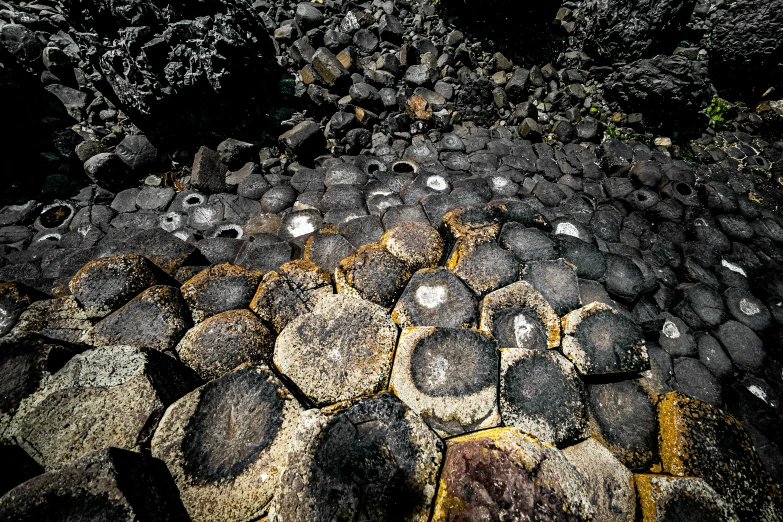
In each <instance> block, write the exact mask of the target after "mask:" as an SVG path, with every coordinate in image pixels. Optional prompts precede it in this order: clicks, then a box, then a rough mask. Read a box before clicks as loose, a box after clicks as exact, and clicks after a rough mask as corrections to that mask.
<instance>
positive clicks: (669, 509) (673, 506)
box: [635, 474, 739, 522]
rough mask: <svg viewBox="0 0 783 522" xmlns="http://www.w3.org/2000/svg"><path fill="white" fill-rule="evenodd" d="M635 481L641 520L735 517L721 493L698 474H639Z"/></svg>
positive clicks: (720, 521) (725, 521) (727, 521)
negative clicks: (680, 475) (697, 475)
mask: <svg viewBox="0 0 783 522" xmlns="http://www.w3.org/2000/svg"><path fill="white" fill-rule="evenodd" d="M635 482H636V490H637V491H638V493H639V506H640V507H641V515H642V522H666V521H669V520H692V521H694V522H696V521H701V520H704V521H708V520H709V521H712V520H714V521H717V522H737V521H738V520H739V519H738V518H737V516H736V515H735V514H734V512H733V511H732V510H731V508H730V507H729V506H728V504H727V503H726V502H725V501H724V499H723V497H721V496H720V495H719V494H718V493H716V492H715V490H714V489H712V488H711V487H710V486H709V484H707V483H706V482H705V481H704V480H702V479H700V478H688V477H669V476H666V475H650V474H639V475H635Z"/></svg>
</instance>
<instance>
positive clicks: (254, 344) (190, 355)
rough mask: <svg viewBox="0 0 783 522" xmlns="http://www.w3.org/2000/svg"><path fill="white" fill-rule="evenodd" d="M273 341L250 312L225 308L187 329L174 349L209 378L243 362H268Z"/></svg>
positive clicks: (218, 375)
mask: <svg viewBox="0 0 783 522" xmlns="http://www.w3.org/2000/svg"><path fill="white" fill-rule="evenodd" d="M274 341H275V340H274V336H273V334H272V332H270V331H269V329H268V328H267V327H266V326H264V323H262V322H261V320H260V319H259V318H258V317H257V316H256V315H255V314H253V312H251V311H250V310H248V309H241V310H228V311H226V312H222V313H219V314H217V315H213V316H212V317H209V318H207V319H205V320H204V321H202V322H200V323H199V324H197V325H196V326H194V327H193V328H191V329H190V330H188V332H187V333H186V334H185V336H184V337H183V338H182V340H180V342H179V343H178V344H177V346H176V348H175V349H176V351H177V355H179V358H180V360H181V361H182V362H183V363H185V364H186V365H187V366H188V367H190V368H191V369H193V370H194V371H195V372H196V373H197V374H198V375H199V377H201V378H202V379H204V380H205V381H209V380H212V379H217V378H218V377H220V376H222V375H223V374H225V373H226V372H229V371H231V370H232V369H234V368H236V367H237V366H239V365H240V364H242V363H260V362H264V363H270V362H271V361H272V351H273V349H274Z"/></svg>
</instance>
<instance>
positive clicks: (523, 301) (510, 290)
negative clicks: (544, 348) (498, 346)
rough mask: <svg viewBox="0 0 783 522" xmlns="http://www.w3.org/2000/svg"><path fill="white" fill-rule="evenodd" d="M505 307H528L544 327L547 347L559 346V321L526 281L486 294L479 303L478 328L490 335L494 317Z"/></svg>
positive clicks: (544, 299)
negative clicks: (479, 316) (479, 320)
mask: <svg viewBox="0 0 783 522" xmlns="http://www.w3.org/2000/svg"><path fill="white" fill-rule="evenodd" d="M506 308H530V309H531V310H533V312H534V313H535V314H536V315H537V316H538V317H539V319H541V323H542V324H543V326H544V327H545V328H546V335H547V345H548V348H557V347H558V346H560V321H559V318H558V316H557V314H556V313H555V311H554V310H553V309H552V307H551V306H550V305H549V303H548V302H547V300H546V298H544V296H543V295H541V293H540V292H538V291H537V290H536V289H535V288H533V286H532V285H531V284H530V283H528V282H527V281H518V282H516V283H512V284H510V285H508V286H505V287H503V288H501V289H499V290H495V291H494V292H492V293H490V294H488V295H487V296H486V297H484V299H483V300H482V301H481V303H480V304H479V310H480V313H481V322H480V324H479V329H480V330H481V331H482V332H485V333H487V334H489V335H492V330H493V325H494V317H495V315H496V314H497V313H498V312H500V311H501V310H503V309H506Z"/></svg>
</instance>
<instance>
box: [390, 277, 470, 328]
mask: <svg viewBox="0 0 783 522" xmlns="http://www.w3.org/2000/svg"><path fill="white" fill-rule="evenodd" d="M392 318H393V319H394V322H395V323H397V324H398V325H399V326H401V327H403V328H407V327H410V326H439V327H442V328H458V327H463V328H469V327H471V326H475V325H476V323H477V319H478V311H477V303H476V298H475V297H474V295H473V292H471V291H470V289H468V288H467V287H466V286H465V284H464V283H462V281H460V280H459V278H457V276H455V275H454V274H452V273H451V272H449V271H447V270H444V269H443V268H434V269H432V268H424V269H421V270H419V271H418V272H416V273H415V274H413V277H412V278H411V280H410V281H409V282H408V284H407V285H406V286H405V290H404V291H403V293H402V295H401V296H400V298H399V300H398V301H397V304H396V305H395V307H394V310H393V311H392Z"/></svg>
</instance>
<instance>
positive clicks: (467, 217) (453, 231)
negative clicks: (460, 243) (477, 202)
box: [440, 207, 500, 241]
mask: <svg viewBox="0 0 783 522" xmlns="http://www.w3.org/2000/svg"><path fill="white" fill-rule="evenodd" d="M440 227H441V231H442V232H445V235H446V237H447V238H448V239H449V240H451V241H457V240H459V239H462V238H467V237H470V236H477V237H484V238H493V239H494V238H496V237H497V236H498V232H500V224H499V223H496V222H495V221H494V220H493V219H491V218H490V217H489V216H488V215H487V213H486V212H484V210H482V209H479V208H474V207H459V208H455V209H454V210H449V211H448V212H446V214H445V215H444V216H443V220H442V222H441V225H440Z"/></svg>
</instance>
